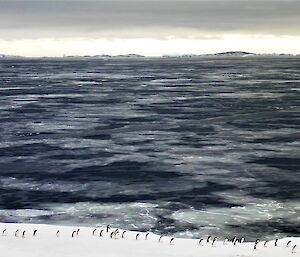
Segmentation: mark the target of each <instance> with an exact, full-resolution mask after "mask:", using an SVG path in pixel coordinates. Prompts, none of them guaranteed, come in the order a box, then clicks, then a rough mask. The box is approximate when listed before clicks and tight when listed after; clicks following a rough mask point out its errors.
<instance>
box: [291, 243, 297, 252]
mask: <svg viewBox="0 0 300 257" xmlns="http://www.w3.org/2000/svg"><path fill="white" fill-rule="evenodd" d="M296 247H297V245H294V246H293V248H292V253H295V252H296V251H295V249H296Z"/></svg>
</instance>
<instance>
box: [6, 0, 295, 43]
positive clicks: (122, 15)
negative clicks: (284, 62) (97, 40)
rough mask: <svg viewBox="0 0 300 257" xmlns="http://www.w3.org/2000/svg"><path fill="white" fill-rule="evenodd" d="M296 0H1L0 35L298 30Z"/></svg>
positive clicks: (277, 32) (280, 32)
mask: <svg viewBox="0 0 300 257" xmlns="http://www.w3.org/2000/svg"><path fill="white" fill-rule="evenodd" d="M299 11H300V1H298V0H286V1H274V0H262V1H246V0H214V1H207V0H185V1H183V0H181V1H178V0H177V1H176V0H175V1H173V0H162V1H150V0H101V1H89V0H80V1H79V0H77V1H73V0H61V1H50V0H49V1H47V0H42V1H37V0H35V1H34V0H31V1H27V0H10V1H8V0H6V1H3V0H0V38H6V39H13V38H20V37H21V38H26V37H28V38H38V37H60V36H64V37H69V36H81V37H93V36H95V37H97V36H106V37H140V36H147V37H164V36H175V37H176V36H182V37H185V36H195V37H198V36H200V35H202V34H211V35H216V36H217V35H218V34H224V33H239V34H241V33H242V34H268V35H270V34H273V35H300V31H299V27H300V15H299Z"/></svg>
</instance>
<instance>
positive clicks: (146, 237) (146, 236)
mask: <svg viewBox="0 0 300 257" xmlns="http://www.w3.org/2000/svg"><path fill="white" fill-rule="evenodd" d="M149 234H150V233H149V232H148V233H147V234H146V235H145V240H147V239H148V236H149Z"/></svg>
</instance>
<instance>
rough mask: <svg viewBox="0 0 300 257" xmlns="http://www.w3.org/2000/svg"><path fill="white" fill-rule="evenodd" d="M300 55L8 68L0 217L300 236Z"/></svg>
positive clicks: (7, 64) (0, 98) (0, 125)
mask: <svg viewBox="0 0 300 257" xmlns="http://www.w3.org/2000/svg"><path fill="white" fill-rule="evenodd" d="M299 199H300V59H299V58H249V59H247V58H241V59H229V58H227V59H198V60H197V59H176V58H170V59H167V58H166V59H109V60H100V59H98V60H96V59H94V60H93V59H81V60H71V59H70V60H68V59H25V60H21V59H20V60H0V221H1V222H31V223H49V224H72V225H75V224H80V225H93V226H95V225H103V224H108V223H110V224H112V225H113V226H116V227H120V228H125V229H137V230H152V231H154V232H156V233H163V234H172V235H175V236H181V237H201V236H205V235H208V234H212V235H217V236H219V237H224V236H230V235H245V236H246V239H254V238H257V237H261V238H273V237H275V236H279V237H282V236H287V235H289V236H300V201H299Z"/></svg>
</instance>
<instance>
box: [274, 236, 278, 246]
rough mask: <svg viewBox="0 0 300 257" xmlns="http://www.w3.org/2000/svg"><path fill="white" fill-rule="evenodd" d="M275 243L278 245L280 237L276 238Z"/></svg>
mask: <svg viewBox="0 0 300 257" xmlns="http://www.w3.org/2000/svg"><path fill="white" fill-rule="evenodd" d="M274 245H275V246H277V245H278V238H276V239H275V243H274Z"/></svg>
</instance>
